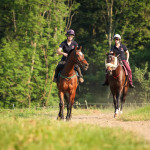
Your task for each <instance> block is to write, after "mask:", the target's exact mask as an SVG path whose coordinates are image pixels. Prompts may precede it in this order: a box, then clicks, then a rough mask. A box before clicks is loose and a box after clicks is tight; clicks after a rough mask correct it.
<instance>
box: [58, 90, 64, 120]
mask: <svg viewBox="0 0 150 150" xmlns="http://www.w3.org/2000/svg"><path fill="white" fill-rule="evenodd" d="M59 98H60V103H59V108H60V109H59V114H58V118H57V119H64V112H63V111H64V93H63V92H59Z"/></svg>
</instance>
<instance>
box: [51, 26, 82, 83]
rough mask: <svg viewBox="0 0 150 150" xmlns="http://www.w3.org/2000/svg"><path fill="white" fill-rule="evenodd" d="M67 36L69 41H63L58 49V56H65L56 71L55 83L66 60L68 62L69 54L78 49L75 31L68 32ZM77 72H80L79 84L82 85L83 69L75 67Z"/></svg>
mask: <svg viewBox="0 0 150 150" xmlns="http://www.w3.org/2000/svg"><path fill="white" fill-rule="evenodd" d="M66 36H67V39H66V40H65V41H63V42H62V43H61V44H60V46H59V48H58V49H57V54H58V55H63V57H62V59H61V61H60V62H59V64H58V65H57V67H56V69H55V75H54V79H53V81H54V82H57V78H58V73H59V72H60V70H61V69H62V68H63V67H64V65H65V63H66V60H67V56H68V53H69V52H70V51H71V50H72V49H74V48H75V47H78V43H77V42H76V41H73V38H74V36H75V32H74V30H72V29H70V30H68V31H67V33H66ZM75 70H76V71H77V72H78V75H79V82H80V83H82V82H84V79H83V75H82V73H81V69H80V67H79V66H78V65H75Z"/></svg>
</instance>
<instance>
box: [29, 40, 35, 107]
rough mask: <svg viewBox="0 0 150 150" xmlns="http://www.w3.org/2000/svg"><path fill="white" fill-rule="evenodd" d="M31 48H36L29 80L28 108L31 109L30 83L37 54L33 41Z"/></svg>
mask: <svg viewBox="0 0 150 150" xmlns="http://www.w3.org/2000/svg"><path fill="white" fill-rule="evenodd" d="M31 46H32V47H34V50H33V55H32V64H31V72H30V77H29V79H28V89H29V92H28V95H27V97H28V107H29V108H30V105H31V93H30V82H31V77H32V73H33V70H34V62H35V54H36V43H34V42H33V41H31Z"/></svg>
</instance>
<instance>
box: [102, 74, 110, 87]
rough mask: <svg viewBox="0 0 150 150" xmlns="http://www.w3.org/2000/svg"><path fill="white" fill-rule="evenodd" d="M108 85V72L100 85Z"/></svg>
mask: <svg viewBox="0 0 150 150" xmlns="http://www.w3.org/2000/svg"><path fill="white" fill-rule="evenodd" d="M105 85H106V86H108V85H109V82H108V74H106V75H105V82H104V83H103V84H102V86H105Z"/></svg>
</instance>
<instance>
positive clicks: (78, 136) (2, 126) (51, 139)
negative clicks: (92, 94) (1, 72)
mask: <svg viewBox="0 0 150 150" xmlns="http://www.w3.org/2000/svg"><path fill="white" fill-rule="evenodd" d="M93 111H95V110H88V111H87V110H83V111H82V113H85V114H89V113H94V112H93ZM98 111H99V110H98ZM77 112H78V113H77ZM56 114H57V111H56V110H55V109H51V110H47V109H42V110H29V109H24V110H0V149H1V150H135V149H136V150H149V149H150V145H149V144H148V143H147V142H146V141H144V140H143V139H141V138H139V137H138V136H135V135H133V134H132V133H130V132H127V131H124V130H122V129H119V128H102V127H99V126H96V125H87V124H81V123H80V124H79V123H74V122H64V121H57V120H56V117H55V116H56ZM74 114H80V110H75V111H74Z"/></svg>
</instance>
